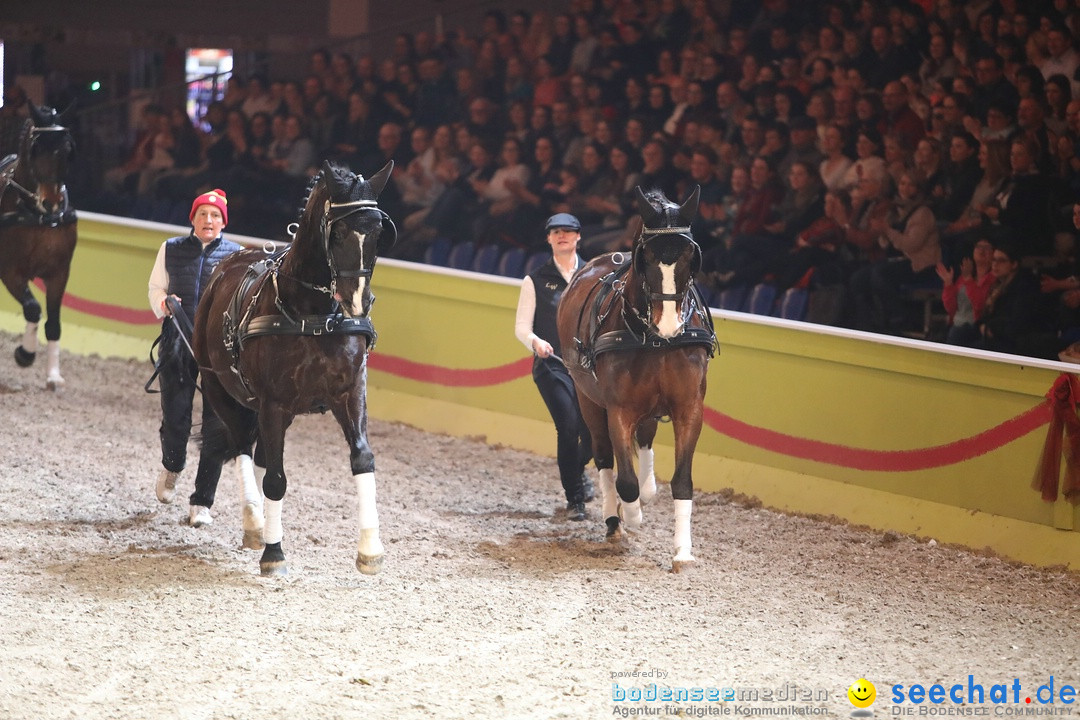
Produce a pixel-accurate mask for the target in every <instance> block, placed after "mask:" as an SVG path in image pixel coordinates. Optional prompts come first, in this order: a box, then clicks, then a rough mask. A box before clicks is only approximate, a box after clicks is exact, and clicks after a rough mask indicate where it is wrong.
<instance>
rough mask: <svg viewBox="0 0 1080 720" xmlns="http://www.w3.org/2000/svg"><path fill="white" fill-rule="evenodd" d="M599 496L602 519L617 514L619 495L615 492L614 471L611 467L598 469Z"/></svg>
mask: <svg viewBox="0 0 1080 720" xmlns="http://www.w3.org/2000/svg"><path fill="white" fill-rule="evenodd" d="M600 497H601V499H602V500H603V507H604V519H605V520H606V519H607V518H609V517H615V516H616V515H618V513H619V496H618V495H616V494H615V471H614V470H612V469H611V468H608V469H607V470H601V471H600Z"/></svg>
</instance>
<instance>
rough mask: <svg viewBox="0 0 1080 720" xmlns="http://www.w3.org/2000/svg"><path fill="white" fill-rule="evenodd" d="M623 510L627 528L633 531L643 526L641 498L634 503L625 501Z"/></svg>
mask: <svg viewBox="0 0 1080 720" xmlns="http://www.w3.org/2000/svg"><path fill="white" fill-rule="evenodd" d="M622 512H623V522H624V523H626V529H627V530H629V531H631V532H633V531H636V530H638V529H640V528H641V498H638V499H637V500H635V501H634V502H632V503H628V502H624V503H623V506H622Z"/></svg>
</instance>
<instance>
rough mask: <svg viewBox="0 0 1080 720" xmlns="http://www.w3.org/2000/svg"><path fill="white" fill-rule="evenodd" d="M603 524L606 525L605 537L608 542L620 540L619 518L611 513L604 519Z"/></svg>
mask: <svg viewBox="0 0 1080 720" xmlns="http://www.w3.org/2000/svg"><path fill="white" fill-rule="evenodd" d="M604 524H605V525H607V535H606V536H605V537H606V538H607V540H608V542H619V541H621V540H622V538H623V531H622V527H621V526H620V525H619V518H617V517H616V516H614V515H612V516H611V517H609V518H608V519H606V520H604Z"/></svg>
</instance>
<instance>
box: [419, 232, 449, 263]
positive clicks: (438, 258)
mask: <svg viewBox="0 0 1080 720" xmlns="http://www.w3.org/2000/svg"><path fill="white" fill-rule="evenodd" d="M449 258H450V238H445V237H439V238H435V240H434V241H432V243H431V245H428V248H427V250H425V251H424V262H426V263H427V264H428V265H439V266H441V267H446V264H447V261H448V260H449Z"/></svg>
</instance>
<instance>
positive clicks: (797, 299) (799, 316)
mask: <svg viewBox="0 0 1080 720" xmlns="http://www.w3.org/2000/svg"><path fill="white" fill-rule="evenodd" d="M809 301H810V291H809V290H807V289H805V288H788V289H787V290H785V291H784V294H783V295H781V296H780V302H779V303H777V306H776V314H777V316H778V317H782V318H785V319H787V320H804V319H806V307H807V305H808V304H809Z"/></svg>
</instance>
